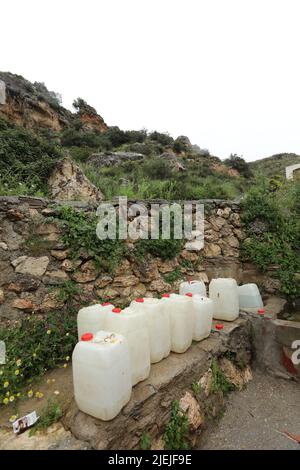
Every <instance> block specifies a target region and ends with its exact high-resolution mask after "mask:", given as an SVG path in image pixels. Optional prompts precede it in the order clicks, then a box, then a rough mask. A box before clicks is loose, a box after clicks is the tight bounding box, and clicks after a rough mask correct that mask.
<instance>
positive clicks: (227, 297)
mask: <svg viewBox="0 0 300 470" xmlns="http://www.w3.org/2000/svg"><path fill="white" fill-rule="evenodd" d="M209 297H210V299H211V300H212V301H213V305H214V314H213V316H214V318H215V319H217V320H225V321H233V320H235V319H236V318H237V317H238V316H239V293H238V285H237V283H236V280H235V279H231V278H218V279H212V280H211V282H210V284H209Z"/></svg>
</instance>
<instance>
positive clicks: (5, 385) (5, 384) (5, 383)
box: [3, 380, 9, 388]
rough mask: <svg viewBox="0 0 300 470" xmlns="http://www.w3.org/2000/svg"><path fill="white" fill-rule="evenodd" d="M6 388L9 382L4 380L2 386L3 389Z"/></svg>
mask: <svg viewBox="0 0 300 470" xmlns="http://www.w3.org/2000/svg"><path fill="white" fill-rule="evenodd" d="M8 386H9V382H8V381H7V380H6V381H5V382H4V384H3V387H4V388H7V387H8Z"/></svg>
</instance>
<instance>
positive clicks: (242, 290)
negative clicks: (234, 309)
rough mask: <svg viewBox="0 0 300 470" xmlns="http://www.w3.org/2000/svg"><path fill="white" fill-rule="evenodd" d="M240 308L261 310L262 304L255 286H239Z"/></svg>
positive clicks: (252, 284)
mask: <svg viewBox="0 0 300 470" xmlns="http://www.w3.org/2000/svg"><path fill="white" fill-rule="evenodd" d="M238 289H239V302H240V308H263V306H264V304H263V301H262V298H261V295H260V292H259V290H258V287H257V285H256V284H254V283H251V284H244V285H243V286H239V288H238Z"/></svg>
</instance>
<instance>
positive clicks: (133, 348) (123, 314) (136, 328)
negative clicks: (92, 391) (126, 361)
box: [106, 307, 150, 385]
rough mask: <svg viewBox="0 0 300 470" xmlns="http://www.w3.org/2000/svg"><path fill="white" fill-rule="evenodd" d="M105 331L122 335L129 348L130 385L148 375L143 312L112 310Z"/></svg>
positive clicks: (148, 353)
mask: <svg viewBox="0 0 300 470" xmlns="http://www.w3.org/2000/svg"><path fill="white" fill-rule="evenodd" d="M106 326H107V329H108V330H109V331H114V332H116V333H118V334H121V335H123V336H124V337H125V338H126V339H127V341H128V346H129V356H130V364H131V377H132V385H135V384H137V383H138V382H140V381H142V380H145V379H146V378H147V377H148V376H149V373H150V344H149V334H148V330H147V326H146V317H145V313H144V312H138V311H135V310H134V309H132V308H130V307H129V308H125V309H124V310H121V309H120V308H114V309H112V310H111V312H108V315H107V323H106Z"/></svg>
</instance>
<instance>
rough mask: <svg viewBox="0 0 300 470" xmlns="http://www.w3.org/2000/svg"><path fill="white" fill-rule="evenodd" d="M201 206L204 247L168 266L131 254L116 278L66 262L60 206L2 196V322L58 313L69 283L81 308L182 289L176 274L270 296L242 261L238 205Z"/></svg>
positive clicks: (82, 262) (87, 263)
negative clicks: (230, 280) (248, 286)
mask: <svg viewBox="0 0 300 470" xmlns="http://www.w3.org/2000/svg"><path fill="white" fill-rule="evenodd" d="M203 202H204V204H205V208H206V212H207V215H206V217H205V244H204V249H202V250H201V251H188V250H185V249H184V250H182V252H181V253H180V255H179V256H178V257H176V258H174V259H172V260H167V261H162V260H161V259H159V258H153V257H151V256H149V257H146V258H145V259H143V260H142V261H141V260H139V261H137V260H136V259H134V258H133V257H130V256H128V258H127V257H125V258H124V259H123V260H122V261H121V262H120V264H119V265H118V266H117V268H116V270H115V272H114V273H113V274H108V273H105V272H99V271H98V269H97V266H96V265H95V263H94V261H93V259H90V257H89V256H87V255H86V254H85V253H82V254H81V256H80V257H79V258H78V259H75V260H74V259H72V258H71V256H70V252H69V250H68V248H67V247H66V246H65V245H64V244H63V242H62V228H61V226H60V225H59V223H58V221H57V220H56V218H55V214H56V209H55V207H56V206H57V205H59V203H56V206H55V204H53V202H49V201H47V200H44V199H39V198H31V197H13V196H11V197H0V321H1V322H11V321H15V320H17V319H18V318H20V316H22V315H24V314H26V313H31V312H33V313H37V314H44V313H47V312H50V311H55V310H58V311H60V310H61V309H63V307H64V302H65V300H64V298H63V296H62V295H60V290H61V286H64V285H65V284H66V283H67V282H68V281H70V282H71V283H73V284H74V285H76V286H77V287H78V289H77V292H76V295H75V294H74V295H75V297H76V301H77V305H78V307H79V306H80V305H83V304H86V303H92V302H96V301H99V300H104V299H109V300H111V301H112V302H113V303H114V304H115V305H121V306H123V305H126V304H127V303H128V302H129V301H130V300H131V299H134V298H136V297H140V296H157V295H160V294H162V293H163V292H171V291H174V290H175V289H177V288H178V286H179V283H180V278H178V279H177V280H176V281H175V282H173V283H170V281H169V282H168V279H169V277H168V275H169V274H170V273H172V272H174V270H177V273H178V272H179V273H180V276H179V277H181V278H182V279H186V278H187V276H190V277H191V278H194V279H200V280H204V281H205V282H206V283H208V282H209V281H210V279H212V278H213V277H220V276H221V277H234V278H236V279H237V281H238V282H239V283H241V282H252V281H257V280H258V281H259V283H260V285H261V286H262V287H265V288H266V289H267V291H269V292H274V291H275V290H276V283H275V285H274V284H272V282H273V281H272V280H271V281H270V279H269V278H265V277H263V276H262V275H260V274H258V273H257V271H256V269H255V268H254V266H252V265H249V264H244V263H242V261H241V259H240V249H239V247H240V242H241V241H242V240H243V239H244V238H245V236H246V235H245V233H244V230H243V227H242V223H241V219H240V207H239V205H238V204H236V203H232V202H228V201H220V200H209V201H203ZM132 203H133V201H132V202H129V204H132ZM64 204H68V205H72V206H73V207H75V208H76V209H77V210H82V211H95V210H96V206H93V205H92V204H90V205H89V204H87V203H82V202H68V203H64ZM95 236H96V235H95ZM274 282H275V281H274Z"/></svg>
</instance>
